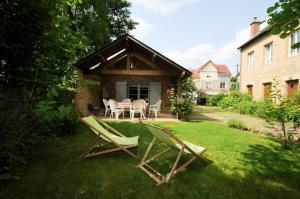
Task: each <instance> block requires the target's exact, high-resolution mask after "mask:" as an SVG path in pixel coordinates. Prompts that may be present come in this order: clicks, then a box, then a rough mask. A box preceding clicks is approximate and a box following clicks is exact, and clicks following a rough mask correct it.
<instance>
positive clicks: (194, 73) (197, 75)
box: [191, 69, 200, 79]
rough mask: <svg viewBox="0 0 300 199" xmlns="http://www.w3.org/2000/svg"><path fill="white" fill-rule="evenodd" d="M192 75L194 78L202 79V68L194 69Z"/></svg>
mask: <svg viewBox="0 0 300 199" xmlns="http://www.w3.org/2000/svg"><path fill="white" fill-rule="evenodd" d="M191 71H192V77H193V79H200V70H199V69H192V70H191Z"/></svg>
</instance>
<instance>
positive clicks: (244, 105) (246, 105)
mask: <svg viewBox="0 0 300 199" xmlns="http://www.w3.org/2000/svg"><path fill="white" fill-rule="evenodd" d="M257 106H258V104H257V102H255V101H253V100H250V101H249V100H243V101H240V102H239V103H237V104H235V105H233V109H234V110H235V111H236V112H238V113H240V114H247V115H255V113H256V110H257Z"/></svg>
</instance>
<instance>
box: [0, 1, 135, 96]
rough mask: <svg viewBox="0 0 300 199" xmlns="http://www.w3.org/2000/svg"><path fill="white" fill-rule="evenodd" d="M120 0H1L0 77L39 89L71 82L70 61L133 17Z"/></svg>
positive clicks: (124, 26) (98, 44) (120, 30)
mask: <svg viewBox="0 0 300 199" xmlns="http://www.w3.org/2000/svg"><path fill="white" fill-rule="evenodd" d="M129 6H130V3H128V2H127V1H124V0H113V1H112V0H102V1H98V0H41V1H24V0H4V1H2V2H1V3H0V18H1V23H0V35H1V37H0V52H1V53H0V81H1V82H0V83H1V84H6V85H10V84H13V85H15V84H17V85H21V86H22V87H25V88H26V90H27V91H30V93H32V92H36V91H37V92H38V91H39V90H41V91H43V90H45V89H44V87H45V86H47V87H48V86H49V85H66V86H72V87H74V86H75V85H74V67H73V64H74V63H75V62H76V60H78V59H79V58H81V57H83V56H86V55H87V54H90V53H91V52H92V51H94V50H97V49H99V48H101V47H102V46H103V45H105V44H106V43H108V42H110V41H111V39H113V38H116V37H118V36H120V35H122V34H125V33H128V31H130V30H131V29H133V28H134V25H135V22H133V20H132V19H131V18H130V12H129V10H128V7H129Z"/></svg>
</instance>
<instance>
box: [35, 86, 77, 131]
mask: <svg viewBox="0 0 300 199" xmlns="http://www.w3.org/2000/svg"><path fill="white" fill-rule="evenodd" d="M57 96H58V92H57V91H56V89H55V88H50V89H49V92H48V94H47V99H46V100H41V101H39V102H38V103H37V104H36V106H35V107H34V109H33V118H34V120H35V121H36V125H37V129H41V130H42V131H44V132H45V133H47V135H64V134H70V133H72V132H73V130H74V129H75V128H76V127H77V119H78V115H77V113H76V111H75V108H74V106H73V104H71V105H64V104H59V103H58V102H57V101H56V100H55V98H56V97H57ZM45 127H47V128H45Z"/></svg>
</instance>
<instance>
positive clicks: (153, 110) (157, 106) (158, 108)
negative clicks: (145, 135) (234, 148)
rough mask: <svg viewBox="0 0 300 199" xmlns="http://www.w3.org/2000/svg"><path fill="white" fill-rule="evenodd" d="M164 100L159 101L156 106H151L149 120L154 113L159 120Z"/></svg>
mask: <svg viewBox="0 0 300 199" xmlns="http://www.w3.org/2000/svg"><path fill="white" fill-rule="evenodd" d="M161 103H162V100H158V101H157V102H156V103H155V104H153V105H150V107H149V112H148V118H149V117H150V114H151V112H152V113H154V115H155V118H156V119H157V115H158V114H159V113H160V108H161Z"/></svg>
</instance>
